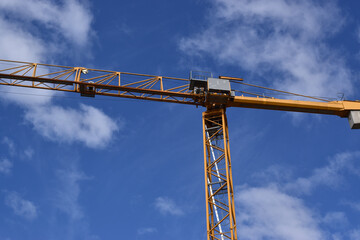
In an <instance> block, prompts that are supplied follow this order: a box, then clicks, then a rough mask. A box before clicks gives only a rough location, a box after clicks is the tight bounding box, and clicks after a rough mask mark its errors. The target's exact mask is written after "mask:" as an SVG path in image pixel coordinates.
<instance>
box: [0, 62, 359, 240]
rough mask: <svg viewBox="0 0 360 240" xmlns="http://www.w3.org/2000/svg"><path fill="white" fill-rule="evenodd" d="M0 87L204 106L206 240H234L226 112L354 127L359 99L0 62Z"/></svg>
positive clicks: (222, 80)
mask: <svg viewBox="0 0 360 240" xmlns="http://www.w3.org/2000/svg"><path fill="white" fill-rule="evenodd" d="M0 85H5V86H17V87H26V88H37V89H47V90H56V91H63V92H75V93H80V94H81V96H86V97H95V96H96V95H103V96H112V97H121V98H132V99H139V100H150V101H158V102H169V103H179V104H187V105H195V106H202V107H205V108H206V111H205V112H203V115H202V122H203V145H204V170H205V200H206V226H207V239H208V240H225V239H231V240H237V225H236V218H235V205H234V187H233V179H232V169H231V157H230V145H229V131H228V125H227V119H226V108H228V107H240V108H255V109H268V110H279V111H291V112H304V113H317V114H326V115H335V116H339V117H343V118H348V120H349V123H350V127H351V128H352V129H357V128H360V102H359V101H331V100H327V99H323V98H315V97H309V96H304V95H300V94H294V93H291V95H292V96H295V97H305V98H307V99H311V100H306V101H302V100H291V99H288V98H285V99H279V98H274V97H268V96H265V95H260V94H254V93H251V92H245V91H243V90H241V89H240V90H238V89H236V87H235V88H233V86H234V85H236V86H241V87H242V86H250V87H258V88H262V89H264V90H271V91H276V92H281V93H287V92H284V91H280V90H276V89H270V88H266V87H261V86H256V85H252V84H249V83H243V81H242V79H239V78H233V77H219V78H214V77H213V76H212V75H211V74H209V73H203V72H191V74H190V78H189V79H184V78H173V77H164V76H156V75H147V74H137V73H127V72H116V71H105V70H97V69H91V68H84V67H66V66H58V65H49V64H39V63H30V62H20V61H9V60H0ZM231 85H233V86H231ZM239 92H240V95H239V94H237V93H239ZM289 94H290V93H289Z"/></svg>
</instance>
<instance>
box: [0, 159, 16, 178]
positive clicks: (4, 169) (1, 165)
mask: <svg viewBox="0 0 360 240" xmlns="http://www.w3.org/2000/svg"><path fill="white" fill-rule="evenodd" d="M12 167H13V164H12V162H10V161H9V160H8V159H6V158H5V159H1V160H0V173H3V174H9V173H10V172H11V169H12Z"/></svg>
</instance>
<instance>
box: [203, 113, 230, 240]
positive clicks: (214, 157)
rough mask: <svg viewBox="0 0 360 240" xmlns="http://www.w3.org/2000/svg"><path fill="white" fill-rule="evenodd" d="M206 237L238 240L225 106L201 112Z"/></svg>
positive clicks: (211, 239) (209, 238) (220, 239)
mask: <svg viewBox="0 0 360 240" xmlns="http://www.w3.org/2000/svg"><path fill="white" fill-rule="evenodd" d="M203 133H204V134H203V137H204V166H205V187H206V189H205V194H206V206H207V208H206V218H207V220H206V221H207V239H208V240H216V239H219V240H226V239H231V240H237V232H236V220H235V208H234V189H233V182H232V173H231V159H230V148H229V133H228V126H227V120H226V114H225V109H215V110H207V111H206V112H204V113H203Z"/></svg>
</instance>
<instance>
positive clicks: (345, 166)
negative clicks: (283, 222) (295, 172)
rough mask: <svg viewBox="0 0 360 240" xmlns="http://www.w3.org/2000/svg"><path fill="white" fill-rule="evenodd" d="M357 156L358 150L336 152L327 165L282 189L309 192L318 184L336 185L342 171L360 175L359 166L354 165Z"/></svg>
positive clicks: (341, 177) (358, 154)
mask: <svg viewBox="0 0 360 240" xmlns="http://www.w3.org/2000/svg"><path fill="white" fill-rule="evenodd" d="M359 157H360V152H345V153H340V154H337V155H335V156H334V157H333V158H332V159H330V162H329V164H328V165H327V166H325V167H322V168H317V169H315V170H314V171H313V173H312V175H310V176H309V177H301V178H298V179H296V180H295V181H293V182H290V183H288V184H286V185H285V186H284V189H286V190H287V191H294V192H297V193H303V194H309V193H311V192H312V191H313V190H314V189H315V188H316V187H318V186H320V185H325V186H329V187H338V186H339V185H340V184H341V183H342V179H343V173H345V172H346V173H351V174H355V175H360V167H359V166H356V165H355V163H356V161H355V160H357V159H359Z"/></svg>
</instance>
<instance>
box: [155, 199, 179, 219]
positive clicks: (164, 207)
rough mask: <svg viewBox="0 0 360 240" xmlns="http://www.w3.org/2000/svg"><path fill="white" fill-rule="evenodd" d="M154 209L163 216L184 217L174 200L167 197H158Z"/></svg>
mask: <svg viewBox="0 0 360 240" xmlns="http://www.w3.org/2000/svg"><path fill="white" fill-rule="evenodd" d="M155 207H156V209H157V210H159V211H160V213H161V214H163V215H167V214H169V215H174V216H181V215H184V211H183V210H182V209H181V207H180V206H179V205H177V204H176V203H175V202H174V200H172V199H170V198H168V197H158V198H156V200H155Z"/></svg>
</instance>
